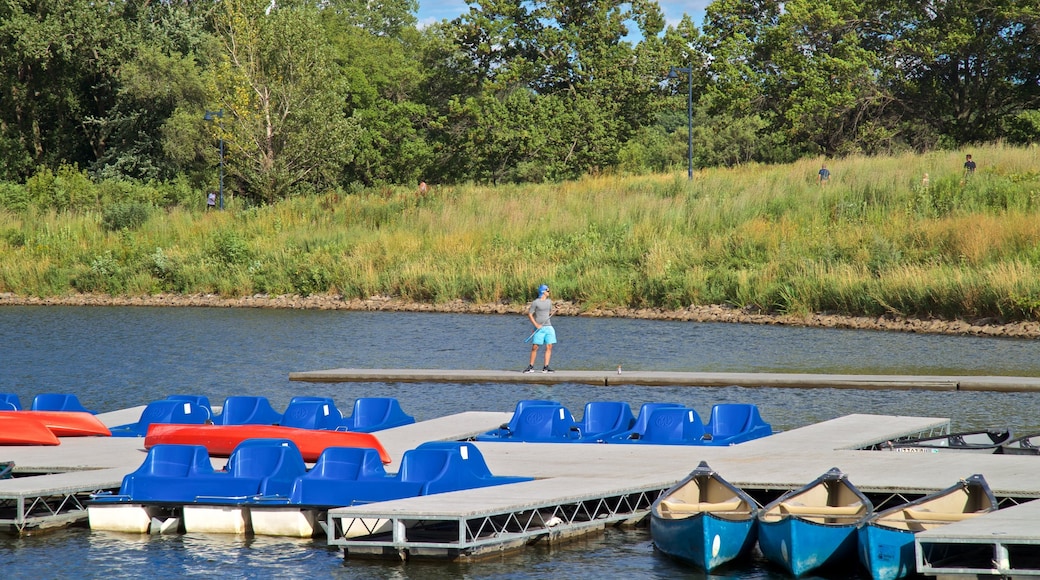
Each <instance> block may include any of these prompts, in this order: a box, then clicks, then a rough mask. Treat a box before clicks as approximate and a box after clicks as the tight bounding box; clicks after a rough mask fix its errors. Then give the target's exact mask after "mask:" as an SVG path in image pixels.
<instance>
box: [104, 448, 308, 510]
mask: <svg viewBox="0 0 1040 580" xmlns="http://www.w3.org/2000/svg"><path fill="white" fill-rule="evenodd" d="M306 472H307V465H306V464H305V463H304V462H303V456H302V455H301V454H300V450H299V449H298V448H297V447H296V444H294V443H293V442H292V441H289V440H286V439H247V440H245V441H243V442H242V443H240V444H239V445H238V446H237V447H235V450H234V451H233V452H232V453H231V456H230V457H229V458H228V462H227V466H226V467H225V469H224V470H223V471H216V470H214V469H213V467H212V463H211V462H210V460H209V454H208V453H207V452H206V448H205V447H203V446H201V445H176V444H170V445H165V444H163V445H156V446H154V447H152V448H151V449H149V450H148V456H147V457H146V458H145V462H144V464H142V465H141V467H140V468H138V469H137V471H135V472H133V473H131V474H128V475H127V476H125V477H124V478H123V484H122V486H121V487H120V488H119V495H118V496H109V497H106V496H98V497H96V498H95V500H96V501H99V502H102V503H111V502H124V503H143V504H181V505H183V504H217V505H238V504H242V503H245V502H247V501H248V500H250V499H252V498H256V497H261V496H270V497H285V496H288V494H289V493H290V492H291V490H292V485H293V482H295V481H296V478H298V477H299V476H301V475H303V474H304V473H306Z"/></svg>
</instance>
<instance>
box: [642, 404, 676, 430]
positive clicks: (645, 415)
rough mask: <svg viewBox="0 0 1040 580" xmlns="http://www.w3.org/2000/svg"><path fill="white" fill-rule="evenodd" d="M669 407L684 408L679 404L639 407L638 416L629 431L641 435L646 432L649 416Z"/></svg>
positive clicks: (643, 405)
mask: <svg viewBox="0 0 1040 580" xmlns="http://www.w3.org/2000/svg"><path fill="white" fill-rule="evenodd" d="M669 407H678V408H680V409H683V408H685V407H684V406H683V405H680V404H679V403H643V404H642V405H641V406H640V407H639V415H638V416H636V420H635V423H633V424H632V429H631V431H632V432H633V433H638V434H640V435H642V434H643V433H645V432H646V424H647V422H648V421H649V420H650V415H652V414H653V413H654V411H656V410H658V409H665V408H669Z"/></svg>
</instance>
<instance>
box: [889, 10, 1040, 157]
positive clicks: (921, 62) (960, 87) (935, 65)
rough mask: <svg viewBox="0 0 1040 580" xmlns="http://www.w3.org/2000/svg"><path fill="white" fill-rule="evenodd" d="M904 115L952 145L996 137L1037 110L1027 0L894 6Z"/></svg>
mask: <svg viewBox="0 0 1040 580" xmlns="http://www.w3.org/2000/svg"><path fill="white" fill-rule="evenodd" d="M889 19H890V20H891V21H892V24H891V26H892V27H893V28H897V29H898V30H900V31H901V32H902V33H903V36H902V42H901V43H900V45H899V46H900V48H901V49H902V51H903V59H902V62H903V63H905V64H904V70H905V78H904V83H903V85H902V86H901V87H900V88H901V89H902V91H901V95H900V96H901V97H902V98H903V102H904V103H905V105H906V107H907V109H908V110H910V111H912V113H911V114H910V115H908V117H910V118H913V119H915V120H916V121H917V122H920V120H924V121H925V122H926V123H928V124H931V125H932V126H934V127H935V128H936V129H937V130H938V131H939V132H941V133H943V134H945V135H949V136H950V137H952V138H953V139H954V140H955V142H958V143H965V142H974V141H984V140H991V139H998V138H1001V137H1003V136H1004V133H1005V130H1006V129H1007V127H1008V124H1009V123H1013V122H1014V119H1015V118H1016V117H1017V116H1018V115H1019V113H1021V112H1022V111H1025V110H1030V109H1037V108H1040V7H1038V6H1037V4H1036V2H1033V1H1030V0H989V1H986V2H982V3H979V2H969V1H967V0H952V1H949V2H943V3H940V4H932V3H923V2H915V3H911V4H907V5H904V4H899V3H896V4H895V5H894V6H893V7H892V10H891V15H890V16H889Z"/></svg>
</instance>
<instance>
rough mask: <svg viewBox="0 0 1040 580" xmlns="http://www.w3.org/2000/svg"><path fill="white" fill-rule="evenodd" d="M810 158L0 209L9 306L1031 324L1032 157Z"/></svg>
mask: <svg viewBox="0 0 1040 580" xmlns="http://www.w3.org/2000/svg"><path fill="white" fill-rule="evenodd" d="M969 152H970V153H972V154H973V156H974V158H975V160H976V161H977V162H978V170H977V171H976V173H975V174H974V175H971V176H965V175H964V174H963V172H962V168H961V167H962V163H963V159H964V154H965V153H969ZM819 166H820V163H819V161H803V162H799V163H795V164H791V165H782V166H758V165H751V166H743V167H739V168H735V169H714V170H708V171H705V172H699V173H698V174H697V175H696V176H695V179H694V180H693V181H692V182H691V181H688V180H687V179H686V174H685V172H682V173H677V174H674V175H654V176H638V177H592V178H587V179H584V180H582V181H578V182H568V183H563V184H549V185H522V186H512V185H509V186H499V187H479V186H467V187H451V188H449V187H443V188H442V187H436V186H434V187H432V188H431V190H430V192H429V193H428V194H427V195H426V196H423V197H420V196H419V195H418V194H417V192H416V191H414V190H393V189H386V190H380V191H370V192H365V193H362V194H358V195H345V194H342V193H330V194H327V195H323V196H314V197H305V198H297V199H293V200H289V201H286V202H283V203H279V204H276V205H272V206H267V207H259V208H251V209H241V208H239V207H238V206H237V204H236V202H235V200H231V201H230V203H229V204H228V210H227V211H224V212H218V211H211V212H205V211H202V210H200V209H183V208H181V209H172V210H153V211H151V212H150V213H148V214H146V215H145V216H143V217H142V218H141V219H143V223H140V225H134V224H137V223H138V221H140V220H127V222H126V223H127V224H129V226H128V227H126V228H123V229H118V228H115V229H113V227H112V219H111V216H110V215H109V216H106V215H103V214H102V213H100V212H62V213H56V212H53V211H39V210H34V209H32V208H31V207H30V208H29V209H27V210H25V211H24V212H17V213H16V212H10V211H2V210H0V292H12V293H16V294H19V295H35V296H56V295H65V294H68V293H74V292H101V293H107V294H113V295H144V294H153V293H159V292H173V293H182V294H195V293H216V294H220V295H224V296H246V295H251V294H255V293H263V294H326V293H328V294H342V295H343V296H344V297H347V298H364V297H368V296H371V295H377V294H381V295H390V296H395V297H399V298H402V299H405V300H411V301H418V302H446V301H449V300H453V299H456V298H462V299H465V300H469V301H473V302H481V303H488V302H515V303H520V302H525V301H527V300H530V299H531V297H532V294H533V292H534V288H535V287H536V286H537V285H538V284H539V283H541V282H547V283H549V284H550V285H552V286H553V289H554V295H555V297H556V298H558V299H565V300H570V301H573V302H575V303H577V304H579V305H582V306H583V307H586V308H588V307H609V306H628V307H647V306H652V307H662V308H680V307H685V306H688V305H691V304H731V305H736V306H741V307H752V308H758V309H762V310H765V311H769V312H777V313H795V314H798V313H809V312H831V313H836V314H848V315H880V314H884V313H896V314H901V315H905V316H915V317H940V318H948V319H953V318H982V317H995V318H998V319H1000V320H1003V321H1017V320H1034V319H1037V318H1040V244H1038V242H1040V150H1038V149H1037V148H1035V147H1033V148H1009V147H1002V146H986V147H979V148H976V149H972V150H971V151H961V152H942V153H930V154H926V155H910V154H907V155H904V156H900V157H886V158H874V157H871V158H866V157H863V158H849V159H842V160H832V161H829V162H828V168H829V169H830V170H831V179H830V183H828V184H826V185H823V186H821V185H818V184H817V182H816V173H817V170H818V169H819ZM925 174H928V180H927V182H926V183H925V182H924V181H923V178H924V175H925ZM116 223H117V224H118V223H119V222H118V220H117V221H116ZM106 225H107V226H108V227H106Z"/></svg>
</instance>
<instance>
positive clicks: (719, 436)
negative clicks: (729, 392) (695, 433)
mask: <svg viewBox="0 0 1040 580" xmlns="http://www.w3.org/2000/svg"><path fill="white" fill-rule="evenodd" d="M705 428H706V429H707V431H708V437H706V438H705V441H704V444H705V445H735V444H737V443H743V442H745V441H751V440H752V439H758V438H760V437H766V436H769V435H772V434H773V427H772V426H771V425H770V424H769V423H766V422H765V421H764V420H763V419H762V415H761V414H760V413H759V412H758V406H757V405H752V404H750V403H720V404H718V405H715V406H713V407H712V408H711V417H710V418H709V419H708V424H707V425H706V426H705Z"/></svg>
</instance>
